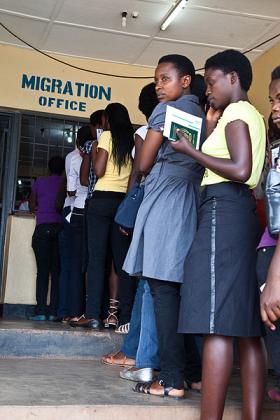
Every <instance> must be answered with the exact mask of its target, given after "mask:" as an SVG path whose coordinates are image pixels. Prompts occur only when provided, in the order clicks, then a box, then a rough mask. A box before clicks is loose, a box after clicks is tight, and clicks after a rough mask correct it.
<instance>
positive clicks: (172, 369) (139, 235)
mask: <svg viewBox="0 0 280 420" xmlns="http://www.w3.org/2000/svg"><path fill="white" fill-rule="evenodd" d="M194 75H195V70H194V67H193V64H192V62H191V61H190V60H189V59H187V58H186V57H184V56H180V55H169V56H165V57H162V58H161V59H160V61H159V64H158V67H157V69H156V72H155V83H156V92H157V96H158V99H159V101H160V103H159V105H158V106H157V107H156V108H155V110H154V112H153V114H152V115H151V117H150V119H149V122H148V127H149V130H148V134H147V137H146V141H145V144H144V145H143V149H142V155H141V162H140V168H141V171H142V172H143V173H144V174H147V173H149V174H148V176H147V177H146V181H145V194H144V199H143V202H142V204H141V206H140V209H139V212H138V215H137V219H136V224H135V228H134V232H133V238H132V242H131V245H130V248H129V251H128V254H127V258H126V260H125V264H124V270H125V271H127V272H128V273H129V274H130V275H140V276H142V277H143V278H145V279H146V280H148V283H149V286H150V289H151V293H152V295H153V299H154V305H155V316H156V323H157V330H158V340H159V353H160V365H161V372H160V375H159V377H158V379H157V380H156V381H153V382H151V383H149V384H145V385H144V384H137V386H136V388H135V391H137V392H143V393H150V394H153V395H160V396H163V395H166V396H170V397H175V398H182V397H183V396H184V386H183V380H184V367H185V356H184V341H183V336H182V335H180V334H177V332H176V331H177V325H178V309H179V300H180V285H181V283H182V282H183V279H184V264H185V259H186V255H187V252H188V250H189V248H190V246H191V243H192V240H193V237H194V234H195V231H196V225H197V204H198V193H199V186H200V182H201V179H202V176H203V173H204V169H203V168H202V166H200V165H199V164H197V163H196V162H195V161H194V160H193V159H191V158H189V157H187V156H184V155H182V154H180V153H177V152H174V150H173V149H172V147H171V146H170V142H169V141H168V140H167V139H165V138H164V137H163V134H162V131H163V126H164V121H165V113H166V106H167V104H168V105H171V106H173V107H176V108H178V109H181V110H183V111H186V112H188V113H190V114H193V115H196V116H198V117H201V118H202V119H203V129H202V135H201V138H202V141H203V140H204V138H205V124H204V119H205V116H204V112H203V111H202V109H201V107H200V105H199V102H198V98H197V97H196V96H195V95H192V94H191V82H192V79H193V78H194Z"/></svg>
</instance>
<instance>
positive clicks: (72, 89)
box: [21, 74, 111, 112]
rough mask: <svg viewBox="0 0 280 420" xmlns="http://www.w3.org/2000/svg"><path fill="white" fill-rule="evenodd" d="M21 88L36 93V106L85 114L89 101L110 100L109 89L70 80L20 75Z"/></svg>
mask: <svg viewBox="0 0 280 420" xmlns="http://www.w3.org/2000/svg"><path fill="white" fill-rule="evenodd" d="M21 88H22V89H27V90H33V91H37V92H38V105H39V106H40V107H42V108H47V109H49V110H52V111H54V110H55V109H60V110H66V111H67V110H69V111H78V112H87V111H88V110H87V104H88V102H89V101H108V102H110V100H111V87H110V86H107V87H105V86H102V85H99V86H98V85H93V84H88V83H84V82H73V81H71V80H66V81H64V80H61V79H54V78H51V77H41V76H36V75H27V74H22V78H21Z"/></svg>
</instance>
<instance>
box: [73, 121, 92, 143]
mask: <svg viewBox="0 0 280 420" xmlns="http://www.w3.org/2000/svg"><path fill="white" fill-rule="evenodd" d="M77 140H78V144H79V146H81V147H83V145H84V144H85V142H86V141H88V140H94V138H93V137H92V134H91V130H90V126H89V125H84V126H83V127H81V128H79V130H78V132H77Z"/></svg>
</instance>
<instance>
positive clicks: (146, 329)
mask: <svg viewBox="0 0 280 420" xmlns="http://www.w3.org/2000/svg"><path fill="white" fill-rule="evenodd" d="M121 351H122V352H123V353H124V354H125V355H126V357H129V358H131V359H136V367H137V368H145V367H150V368H153V369H159V355H158V342H157V329H156V323H155V314H154V304H153V298H152V295H151V293H150V288H149V285H148V283H147V281H146V280H140V281H139V284H138V289H137V292H136V295H135V300H134V305H133V309H132V316H131V321H130V328H129V333H128V334H127V336H126V338H125V340H124V343H123V346H122V348H121Z"/></svg>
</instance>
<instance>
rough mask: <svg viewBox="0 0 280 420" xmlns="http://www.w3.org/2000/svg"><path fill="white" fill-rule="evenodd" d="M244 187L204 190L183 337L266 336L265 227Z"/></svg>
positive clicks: (183, 312) (228, 185)
mask: <svg viewBox="0 0 280 420" xmlns="http://www.w3.org/2000/svg"><path fill="white" fill-rule="evenodd" d="M255 210H256V206H255V200H254V198H253V196H252V192H251V190H250V189H249V188H248V187H247V186H246V185H244V184H238V183H234V182H224V183H220V184H216V185H210V186H207V187H205V188H204V190H203V192H202V196H201V204H200V209H199V219H198V220H199V221H198V231H197V233H196V236H195V239H194V242H193V244H192V247H191V249H190V252H189V254H188V256H187V259H186V271H185V272H186V278H185V281H184V284H183V285H182V289H181V296H182V299H181V307H180V315H179V332H181V333H195V334H219V335H225V336H232V337H258V336H262V335H263V333H264V328H263V325H262V322H261V318H260V309H259V290H258V284H257V277H256V258H257V252H256V247H257V244H258V241H259V239H260V226H259V222H258V219H257V216H256V213H255Z"/></svg>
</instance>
